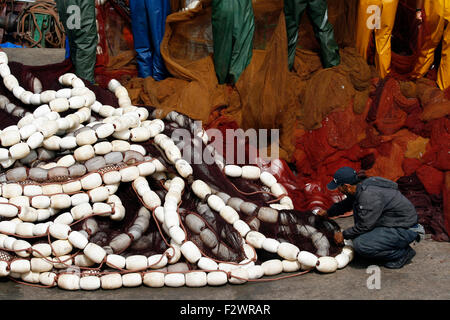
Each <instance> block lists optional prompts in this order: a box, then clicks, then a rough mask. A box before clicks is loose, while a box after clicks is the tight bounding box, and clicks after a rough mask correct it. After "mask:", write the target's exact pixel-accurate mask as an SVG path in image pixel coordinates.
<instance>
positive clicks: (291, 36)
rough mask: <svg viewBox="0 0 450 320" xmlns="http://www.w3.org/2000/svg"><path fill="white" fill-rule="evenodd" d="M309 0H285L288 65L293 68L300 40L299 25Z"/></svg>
mask: <svg viewBox="0 0 450 320" xmlns="http://www.w3.org/2000/svg"><path fill="white" fill-rule="evenodd" d="M307 5H308V0H284V16H285V19H286V33H287V41H288V67H289V70H291V69H292V66H293V65H294V60H295V50H296V48H297V42H298V27H299V25H300V19H301V18H302V15H303V12H304V11H305V9H306V7H307Z"/></svg>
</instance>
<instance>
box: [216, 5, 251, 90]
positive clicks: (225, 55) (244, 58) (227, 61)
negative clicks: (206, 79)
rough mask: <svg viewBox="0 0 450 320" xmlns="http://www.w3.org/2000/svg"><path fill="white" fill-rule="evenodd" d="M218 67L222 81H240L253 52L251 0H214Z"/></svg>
mask: <svg viewBox="0 0 450 320" xmlns="http://www.w3.org/2000/svg"><path fill="white" fill-rule="evenodd" d="M211 24H212V32H213V40H214V67H215V70H216V74H217V79H218V81H219V84H224V83H233V84H234V83H236V82H237V80H238V79H239V77H240V75H241V73H242V72H243V71H244V69H245V68H246V67H247V66H248V64H249V63H250V61H251V59H252V54H253V34H254V31H255V20H254V15H253V7H252V1H251V0H213V2H212V19H211Z"/></svg>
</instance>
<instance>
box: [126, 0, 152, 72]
mask: <svg viewBox="0 0 450 320" xmlns="http://www.w3.org/2000/svg"><path fill="white" fill-rule="evenodd" d="M130 12H131V30H132V32H133V39H134V50H135V51H136V59H137V63H138V76H139V77H140V78H147V77H153V68H152V66H153V48H152V45H151V34H150V27H149V22H148V18H149V17H148V16H147V8H146V3H145V0H130Z"/></svg>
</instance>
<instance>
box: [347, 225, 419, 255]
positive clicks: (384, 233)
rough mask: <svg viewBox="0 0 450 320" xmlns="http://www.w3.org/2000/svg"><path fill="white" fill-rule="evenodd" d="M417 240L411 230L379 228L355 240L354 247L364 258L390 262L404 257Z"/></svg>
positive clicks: (415, 234)
mask: <svg viewBox="0 0 450 320" xmlns="http://www.w3.org/2000/svg"><path fill="white" fill-rule="evenodd" d="M416 238H417V232H414V231H412V230H409V229H405V228H390V227H377V228H375V229H373V230H371V231H369V232H367V233H364V234H362V235H360V236H358V237H356V238H355V239H353V247H354V249H355V252H356V253H357V254H359V255H361V256H362V257H365V258H370V259H376V260H380V261H381V262H389V261H395V260H398V259H400V258H401V257H403V256H404V255H405V254H406V252H407V251H408V247H409V244H410V243H412V242H413V241H414V240H416Z"/></svg>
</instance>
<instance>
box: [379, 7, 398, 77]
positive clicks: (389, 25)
mask: <svg viewBox="0 0 450 320" xmlns="http://www.w3.org/2000/svg"><path fill="white" fill-rule="evenodd" d="M398 1H399V0H383V8H382V11H381V28H380V29H375V43H376V47H377V54H376V55H375V66H376V67H377V70H378V72H379V73H380V77H381V78H385V77H386V76H387V75H388V74H389V73H390V72H391V56H392V53H391V39H392V30H393V29H394V23H395V15H396V13H397V6H398Z"/></svg>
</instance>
